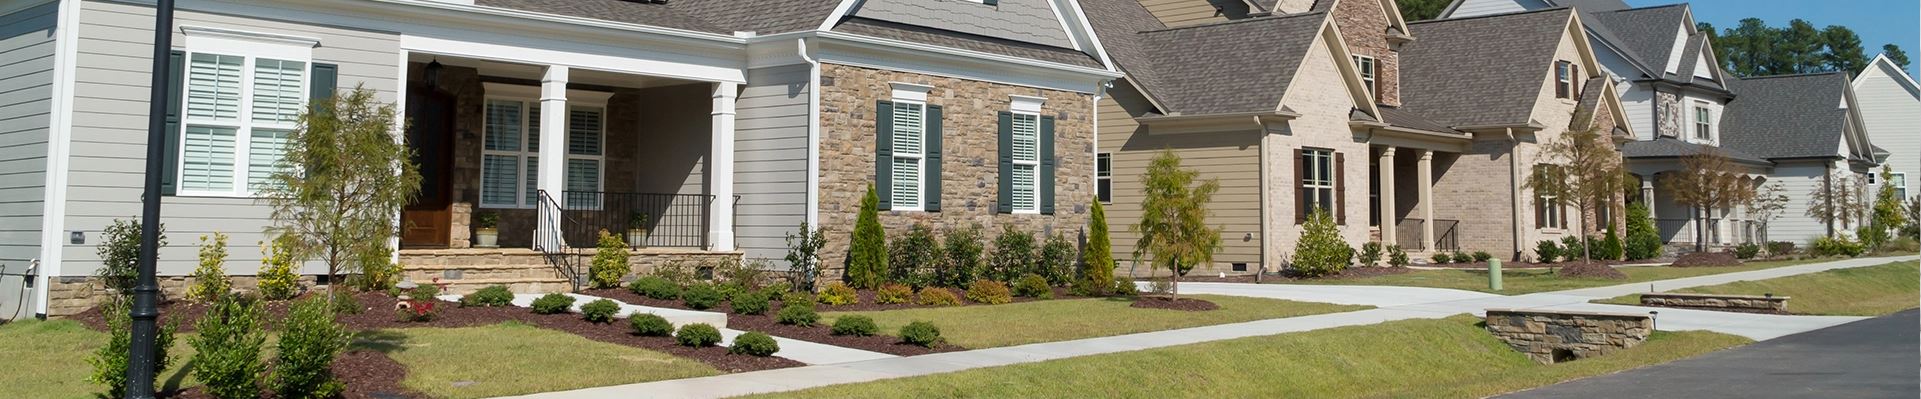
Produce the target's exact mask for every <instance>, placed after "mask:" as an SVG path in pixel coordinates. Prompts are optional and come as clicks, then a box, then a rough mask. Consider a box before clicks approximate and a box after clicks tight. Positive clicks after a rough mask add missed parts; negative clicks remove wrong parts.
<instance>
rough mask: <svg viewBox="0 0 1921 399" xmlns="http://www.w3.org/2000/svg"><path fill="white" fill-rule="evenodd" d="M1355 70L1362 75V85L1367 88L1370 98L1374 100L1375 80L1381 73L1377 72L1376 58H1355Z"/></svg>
mask: <svg viewBox="0 0 1921 399" xmlns="http://www.w3.org/2000/svg"><path fill="white" fill-rule="evenodd" d="M1354 69H1355V70H1356V71H1359V72H1360V73H1361V83H1362V84H1364V85H1366V86H1367V96H1368V98H1374V97H1375V95H1374V93H1375V89H1374V79H1375V76H1378V75H1379V72H1376V69H1377V67H1376V64H1375V61H1374V57H1369V56H1365V55H1357V56H1354Z"/></svg>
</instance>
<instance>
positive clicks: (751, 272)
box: [715, 258, 774, 290]
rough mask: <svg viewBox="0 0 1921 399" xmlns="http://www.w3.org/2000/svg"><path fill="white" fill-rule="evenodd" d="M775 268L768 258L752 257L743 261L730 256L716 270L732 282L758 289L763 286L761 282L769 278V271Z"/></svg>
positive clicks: (723, 277)
mask: <svg viewBox="0 0 1921 399" xmlns="http://www.w3.org/2000/svg"><path fill="white" fill-rule="evenodd" d="M773 268H774V265H773V264H770V263H767V260H766V259H751V260H748V261H747V262H745V263H742V262H740V261H737V260H734V259H732V258H729V259H727V260H724V261H721V262H720V266H719V267H717V268H715V272H716V274H717V275H719V276H720V277H721V278H722V279H724V280H725V281H727V282H728V283H730V284H735V285H739V286H740V287H741V288H745V289H747V290H757V289H760V288H761V283H762V282H763V281H766V280H767V277H766V276H767V274H768V273H767V271H768V270H772V269H773Z"/></svg>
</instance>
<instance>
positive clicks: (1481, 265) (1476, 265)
mask: <svg viewBox="0 0 1921 399" xmlns="http://www.w3.org/2000/svg"><path fill="white" fill-rule="evenodd" d="M1578 262H1580V261H1565V262H1559V263H1535V262H1508V261H1501V270H1512V269H1549V268H1557V267H1561V266H1565V265H1570V264H1575V263H1578ZM1588 262H1591V263H1594V264H1601V265H1608V266H1613V265H1625V264H1628V262H1625V261H1619V260H1602V259H1596V260H1590V261H1588ZM1421 266H1422V267H1430V268H1442V269H1480V270H1487V262H1468V263H1443V264H1426V265H1421Z"/></svg>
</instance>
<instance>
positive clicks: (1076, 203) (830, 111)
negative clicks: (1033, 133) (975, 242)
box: [819, 63, 1116, 281]
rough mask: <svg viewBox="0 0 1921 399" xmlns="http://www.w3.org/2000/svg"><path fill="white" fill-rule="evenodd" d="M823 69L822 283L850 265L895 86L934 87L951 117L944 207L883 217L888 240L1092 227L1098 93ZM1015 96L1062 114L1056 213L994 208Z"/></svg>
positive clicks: (946, 124) (935, 100) (946, 130)
mask: <svg viewBox="0 0 1921 399" xmlns="http://www.w3.org/2000/svg"><path fill="white" fill-rule="evenodd" d="M820 73H821V77H820V79H821V84H820V85H821V88H820V89H821V94H820V102H821V110H820V115H821V120H820V123H821V129H820V130H821V141H820V187H819V190H820V209H819V213H820V226H819V227H824V228H826V229H827V246H826V248H824V249H822V251H821V259H822V268H823V269H825V270H823V271H822V274H821V279H822V281H837V280H838V279H839V278H840V276H841V273H842V270H844V269H845V267H846V261H845V259H846V254H847V246H848V243H849V242H850V241H851V235H852V231H853V227H854V218H855V217H856V216H857V214H858V213H859V211H860V200H861V196H863V195H865V194H866V192H867V187H868V185H870V184H872V183H873V181H874V146H875V143H874V140H875V136H874V124H875V122H876V119H875V115H874V111H875V109H874V106H875V102H876V101H880V100H888V99H890V98H891V97H892V88H891V87H890V86H889V85H888V83H889V82H904V83H914V84H922V85H928V86H933V88H934V89H933V90H932V91H930V92H929V93H928V94H927V102H928V104H933V105H940V106H942V107H943V112H944V114H943V116H944V120H943V121H942V125H941V126H942V134H943V136H942V137H943V143H942V144H943V147H942V149H943V151H944V153H943V159H944V161H943V163H942V164H941V176H940V178H941V179H942V180H941V190H942V193H941V194H942V195H941V211H940V212H902V211H882V212H881V217H880V221H881V225H882V226H883V227H884V228H885V229H886V230H887V232H888V236H889V237H890V238H892V237H894V236H897V235H899V234H902V233H904V232H906V231H907V229H908V228H909V227H911V226H913V225H914V224H917V223H924V224H927V225H928V226H930V227H932V228H934V229H936V230H937V231H944V230H947V229H953V228H964V227H967V226H968V225H973V224H978V225H980V226H982V228H983V233H984V235H985V236H986V239H987V240H992V239H993V237H994V236H995V235H998V234H999V233H1000V231H1001V229H1002V228H1003V227H1005V226H1013V227H1014V228H1016V229H1019V230H1022V231H1026V232H1029V233H1033V234H1035V236H1036V238H1037V239H1038V238H1040V236H1041V235H1042V234H1066V235H1068V237H1069V238H1070V239H1072V238H1074V237H1076V236H1077V235H1078V234H1080V231H1081V230H1082V229H1083V226H1085V225H1086V224H1087V218H1088V212H1089V209H1088V207H1089V206H1090V205H1091V203H1092V201H1093V200H1094V181H1093V176H1094V142H1093V140H1094V124H1093V121H1094V115H1093V111H1094V110H1093V103H1092V101H1093V96H1092V95H1090V94H1087V93H1076V92H1067V91H1058V90H1046V89H1038V88H1032V87H1023V86H1014V85H1008V84H1001V83H989V82H982V81H974V80H965V79H958V78H950V77H943V76H934V75H926V74H918V73H911V72H899V71H889V70H880V69H872V68H863V67H856V66H848V65H838V64H831V63H827V64H822V65H821V72H820ZM1013 95H1023V96H1036V97H1044V98H1046V99H1047V100H1046V102H1045V103H1044V104H1042V106H1041V114H1042V115H1048V116H1053V117H1054V118H1055V122H1054V134H1055V139H1054V146H1055V147H1054V148H1055V149H1054V155H1055V157H1056V161H1055V165H1056V168H1057V169H1056V170H1055V173H1054V176H1055V181H1054V185H1055V186H1054V199H1055V200H1054V201H1055V202H1054V209H1055V212H1054V214H1053V215H1031V214H1000V213H996V212H995V209H996V207H995V205H996V198H998V197H997V195H996V190H998V187H999V185H998V180H997V179H999V165H998V158H997V157H998V154H997V153H998V152H999V145H998V142H997V141H998V140H1000V137H999V134H998V132H997V131H996V129H997V126H996V125H997V121H996V119H997V113H998V112H1000V111H1005V110H1007V109H1008V108H1009V107H1010V106H1011V104H1012V100H1011V97H1009V96H1013ZM1108 223H1109V225H1110V226H1112V225H1116V224H1115V221H1113V220H1109V221H1108Z"/></svg>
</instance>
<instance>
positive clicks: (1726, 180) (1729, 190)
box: [1661, 147, 1754, 252]
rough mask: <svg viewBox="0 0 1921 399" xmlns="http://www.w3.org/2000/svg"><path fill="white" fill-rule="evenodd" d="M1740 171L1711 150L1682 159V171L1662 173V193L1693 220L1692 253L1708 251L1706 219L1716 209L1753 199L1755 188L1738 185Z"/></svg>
mask: <svg viewBox="0 0 1921 399" xmlns="http://www.w3.org/2000/svg"><path fill="white" fill-rule="evenodd" d="M1741 173H1742V172H1741V170H1740V169H1738V168H1736V167H1735V166H1734V161H1733V160H1730V159H1728V157H1727V156H1725V155H1721V151H1720V150H1718V149H1715V148H1713V147H1702V149H1701V150H1700V151H1699V152H1696V153H1695V154H1694V155H1689V156H1687V157H1686V158H1682V159H1681V170H1677V171H1674V172H1672V173H1665V174H1662V175H1661V176H1662V180H1663V182H1662V183H1663V184H1661V188H1662V191H1663V194H1664V195H1666V196H1667V197H1668V198H1669V199H1672V200H1673V201H1674V203H1676V204H1680V205H1682V206H1686V207H1689V210H1690V211H1689V213H1690V214H1691V215H1689V218H1692V219H1694V227H1695V235H1694V237H1695V239H1694V250H1695V252H1701V251H1706V250H1707V239H1706V237H1707V235H1708V230H1707V218H1708V216H1710V215H1709V214H1710V213H1711V212H1713V210H1715V209H1725V208H1728V207H1731V206H1734V205H1736V204H1746V203H1747V201H1748V199H1749V198H1753V197H1754V186H1752V185H1749V184H1745V183H1742V182H1741Z"/></svg>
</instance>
